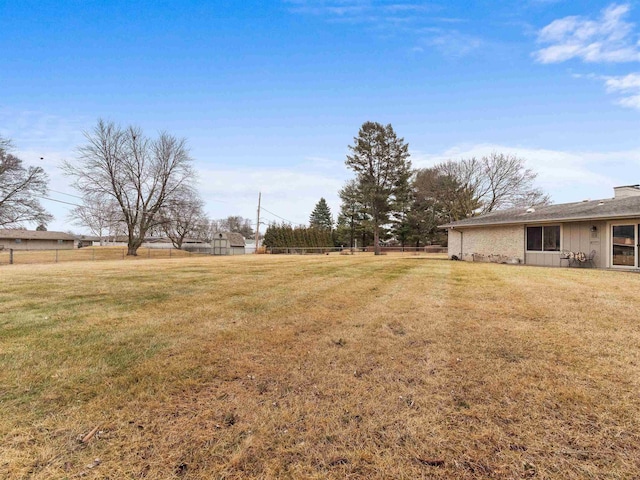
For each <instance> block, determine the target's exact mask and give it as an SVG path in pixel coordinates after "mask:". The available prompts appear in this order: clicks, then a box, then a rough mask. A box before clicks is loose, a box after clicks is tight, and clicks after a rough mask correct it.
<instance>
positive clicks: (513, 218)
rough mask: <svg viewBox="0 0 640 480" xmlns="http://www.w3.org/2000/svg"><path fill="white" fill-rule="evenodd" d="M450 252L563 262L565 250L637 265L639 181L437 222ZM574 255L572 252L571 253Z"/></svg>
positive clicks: (606, 264)
mask: <svg viewBox="0 0 640 480" xmlns="http://www.w3.org/2000/svg"><path fill="white" fill-rule="evenodd" d="M440 228H445V229H447V231H448V236H449V243H448V245H449V247H448V253H449V257H453V256H455V257H457V258H459V259H461V260H471V261H497V262H501V263H522V264H526V265H546V266H555V267H558V266H565V265H567V264H568V263H569V262H567V263H565V262H564V260H566V259H567V256H568V254H569V252H571V253H572V254H575V253H581V254H582V258H584V256H587V257H588V258H591V262H589V263H590V264H592V265H593V266H594V267H599V268H611V269H638V268H640V185H628V186H622V187H615V188H614V198H607V199H603V200H585V201H582V202H575V203H563V204H557V205H547V206H541V207H533V208H519V209H510V210H504V211H498V212H492V213H488V214H486V215H480V216H478V217H471V218H466V219H464V220H459V221H457V222H452V223H448V224H446V225H441V226H440ZM570 258H573V256H570Z"/></svg>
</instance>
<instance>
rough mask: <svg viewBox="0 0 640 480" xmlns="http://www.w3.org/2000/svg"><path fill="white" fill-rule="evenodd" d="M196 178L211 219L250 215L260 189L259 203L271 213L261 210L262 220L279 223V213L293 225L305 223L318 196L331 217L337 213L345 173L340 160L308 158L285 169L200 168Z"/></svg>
mask: <svg viewBox="0 0 640 480" xmlns="http://www.w3.org/2000/svg"><path fill="white" fill-rule="evenodd" d="M199 177H200V185H199V190H200V193H201V195H202V198H203V199H204V200H205V202H206V208H207V210H208V212H209V215H210V216H211V217H213V218H223V217H226V216H228V215H232V214H237V215H242V216H244V217H248V218H254V217H255V215H256V208H257V201H258V192H262V204H263V206H264V207H265V208H266V209H268V210H270V212H272V213H266V212H265V214H264V220H263V221H265V222H267V223H268V222H270V221H278V222H279V221H281V219H280V218H278V216H279V217H282V218H285V219H287V220H288V221H290V222H292V223H294V224H306V223H308V221H309V214H310V213H311V211H312V210H313V207H314V206H315V204H316V203H317V202H318V200H320V197H324V198H325V199H326V200H327V202H328V203H329V206H330V208H331V212H332V214H333V216H334V217H336V216H337V213H338V210H339V208H340V200H339V199H338V190H339V189H340V188H341V187H342V186H343V184H344V182H345V181H346V179H347V178H348V177H349V173H348V172H347V170H346V168H345V167H344V163H342V162H338V161H332V160H327V159H317V158H310V159H307V160H305V161H304V162H302V163H301V164H300V165H297V166H295V167H291V168H286V169H285V168H268V167H262V168H236V169H228V168H226V169H217V168H210V167H203V168H200V169H199ZM274 214H275V215H274Z"/></svg>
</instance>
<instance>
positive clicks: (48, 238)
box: [0, 228, 75, 250]
mask: <svg viewBox="0 0 640 480" xmlns="http://www.w3.org/2000/svg"><path fill="white" fill-rule="evenodd" d="M74 240H75V237H74V236H73V235H70V234H68V233H64V232H47V231H39V230H23V229H19V228H16V229H3V230H0V249H1V250H8V249H13V250H56V249H57V250H63V249H64V250H70V249H73V244H74Z"/></svg>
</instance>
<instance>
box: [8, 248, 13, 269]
mask: <svg viewBox="0 0 640 480" xmlns="http://www.w3.org/2000/svg"><path fill="white" fill-rule="evenodd" d="M9 265H13V248H10V249H9Z"/></svg>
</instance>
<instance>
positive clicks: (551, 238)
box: [527, 225, 560, 252]
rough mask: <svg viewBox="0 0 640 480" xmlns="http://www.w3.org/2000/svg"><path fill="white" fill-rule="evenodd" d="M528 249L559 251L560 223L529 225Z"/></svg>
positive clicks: (534, 250)
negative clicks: (542, 225) (540, 225)
mask: <svg viewBox="0 0 640 480" xmlns="http://www.w3.org/2000/svg"><path fill="white" fill-rule="evenodd" d="M527 250H528V251H531V252H559V251H560V225H549V226H544V227H527Z"/></svg>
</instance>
